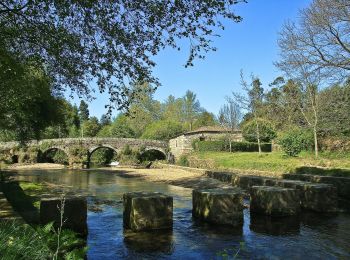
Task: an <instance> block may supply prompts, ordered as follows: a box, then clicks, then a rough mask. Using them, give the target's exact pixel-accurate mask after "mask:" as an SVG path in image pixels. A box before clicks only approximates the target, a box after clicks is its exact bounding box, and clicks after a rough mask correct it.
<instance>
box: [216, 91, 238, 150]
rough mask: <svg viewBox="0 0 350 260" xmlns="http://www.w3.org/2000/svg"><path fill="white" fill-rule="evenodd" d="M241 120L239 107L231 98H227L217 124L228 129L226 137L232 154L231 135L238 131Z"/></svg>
mask: <svg viewBox="0 0 350 260" xmlns="http://www.w3.org/2000/svg"><path fill="white" fill-rule="evenodd" d="M241 120H242V112H241V109H240V107H239V105H238V104H237V103H236V102H235V101H234V100H233V99H232V98H230V97H227V98H226V104H224V105H223V106H222V107H221V108H220V111H219V122H220V124H221V125H222V126H223V127H225V128H228V129H230V134H229V136H228V139H229V145H230V152H232V138H231V137H232V134H233V132H234V131H235V130H237V129H238V127H239V123H240V121H241Z"/></svg>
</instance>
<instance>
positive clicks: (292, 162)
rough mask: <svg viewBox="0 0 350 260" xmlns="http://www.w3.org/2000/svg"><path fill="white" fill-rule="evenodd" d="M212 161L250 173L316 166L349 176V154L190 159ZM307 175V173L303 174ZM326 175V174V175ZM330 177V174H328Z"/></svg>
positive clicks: (223, 154)
mask: <svg viewBox="0 0 350 260" xmlns="http://www.w3.org/2000/svg"><path fill="white" fill-rule="evenodd" d="M191 157H193V158H196V159H200V160H207V161H209V160H210V161H212V162H213V164H214V165H215V168H218V169H238V170H251V171H268V172H274V173H278V174H282V173H294V172H297V171H298V168H300V167H305V166H308V167H309V166H318V167H327V168H342V169H344V168H345V169H347V170H345V172H346V174H345V175H348V174H349V175H350V154H335V153H333V154H330V153H321V154H320V156H319V158H318V159H315V157H314V155H313V154H312V153H310V152H303V153H301V154H300V155H299V156H298V157H288V156H286V155H284V154H283V153H282V152H272V153H262V154H261V155H259V154H258V153H254V152H237V153H228V152H195V153H193V154H191V156H190V158H191ZM303 173H307V172H303ZM326 174H328V173H326ZM329 174H330V175H332V173H329Z"/></svg>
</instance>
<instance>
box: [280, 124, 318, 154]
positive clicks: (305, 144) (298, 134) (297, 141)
mask: <svg viewBox="0 0 350 260" xmlns="http://www.w3.org/2000/svg"><path fill="white" fill-rule="evenodd" d="M278 144H279V145H281V147H282V150H283V151H284V152H285V153H286V154H287V155H289V156H297V155H298V154H299V153H300V152H301V151H302V150H310V149H311V148H312V146H313V136H312V133H311V132H310V131H303V130H302V129H292V130H290V131H288V132H285V133H283V134H282V135H281V137H279V138H278Z"/></svg>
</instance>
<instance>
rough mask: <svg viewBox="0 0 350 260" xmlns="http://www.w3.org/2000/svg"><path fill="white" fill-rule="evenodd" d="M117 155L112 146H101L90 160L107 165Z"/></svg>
mask: <svg viewBox="0 0 350 260" xmlns="http://www.w3.org/2000/svg"><path fill="white" fill-rule="evenodd" d="M115 155H116V154H115V152H114V151H113V150H112V149H110V148H100V149H97V150H96V151H94V152H93V153H92V155H91V157H90V162H92V163H96V164H98V165H107V164H109V163H111V161H112V160H113V158H114V156H115Z"/></svg>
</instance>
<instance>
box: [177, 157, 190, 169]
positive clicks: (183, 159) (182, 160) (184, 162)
mask: <svg viewBox="0 0 350 260" xmlns="http://www.w3.org/2000/svg"><path fill="white" fill-rule="evenodd" d="M177 163H178V165H181V166H186V167H188V166H189V165H190V162H189V161H188V157H187V155H181V156H180V158H179V161H178V162H177Z"/></svg>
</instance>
